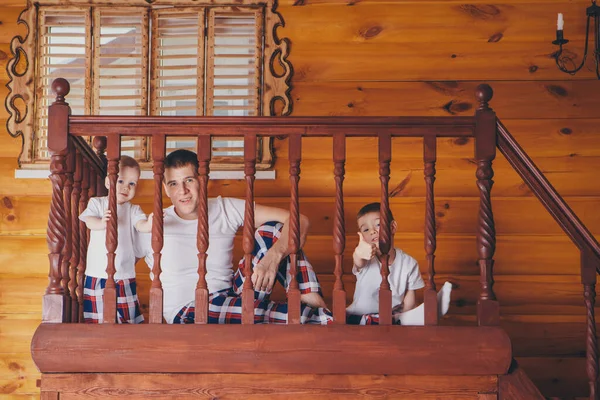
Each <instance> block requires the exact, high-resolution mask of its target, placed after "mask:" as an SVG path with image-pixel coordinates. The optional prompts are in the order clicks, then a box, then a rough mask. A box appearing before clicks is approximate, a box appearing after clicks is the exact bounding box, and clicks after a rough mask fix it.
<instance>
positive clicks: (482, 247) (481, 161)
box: [475, 85, 500, 325]
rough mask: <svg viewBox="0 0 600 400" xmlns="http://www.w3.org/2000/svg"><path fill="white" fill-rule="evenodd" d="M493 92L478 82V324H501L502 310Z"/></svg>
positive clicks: (476, 121)
mask: <svg viewBox="0 0 600 400" xmlns="http://www.w3.org/2000/svg"><path fill="white" fill-rule="evenodd" d="M493 94H494V92H493V91H492V88H491V87H490V86H488V85H479V86H478V87H477V90H476V93H475V95H476V97H477V100H478V101H479V107H478V109H477V111H476V112H475V160H476V161H477V172H476V177H477V187H478V188H479V229H478V231H477V251H478V255H479V261H478V263H479V268H480V282H481V293H480V294H479V300H478V302H477V317H478V323H479V325H498V324H500V310H499V305H498V302H497V301H496V295H495V294H494V290H493V288H492V287H493V285H494V258H493V257H494V252H495V251H496V229H495V225H494V214H493V212H492V198H491V191H492V185H493V184H494V181H493V180H492V178H493V177H494V170H493V168H492V161H493V160H494V158H495V157H496V140H497V139H496V113H494V111H493V110H492V109H491V108H490V107H489V106H488V102H489V101H490V100H491V99H492V96H493Z"/></svg>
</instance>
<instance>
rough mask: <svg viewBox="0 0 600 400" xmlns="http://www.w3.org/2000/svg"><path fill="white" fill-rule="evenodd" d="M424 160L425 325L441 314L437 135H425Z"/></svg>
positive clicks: (436, 319) (434, 320) (434, 322)
mask: <svg viewBox="0 0 600 400" xmlns="http://www.w3.org/2000/svg"><path fill="white" fill-rule="evenodd" d="M423 139H424V140H423V161H424V163H425V168H424V175H425V186H426V195H425V252H426V253H427V264H428V267H429V268H428V274H427V284H426V287H425V293H424V295H423V297H424V298H423V300H424V303H425V325H437V324H438V319H439V314H438V304H437V294H436V292H435V290H436V289H435V281H434V280H433V277H434V276H435V268H434V260H435V248H436V237H435V233H436V232H435V196H434V191H433V186H434V185H433V184H434V182H435V161H436V144H437V141H436V137H435V136H433V135H432V136H425V137H424V138H423Z"/></svg>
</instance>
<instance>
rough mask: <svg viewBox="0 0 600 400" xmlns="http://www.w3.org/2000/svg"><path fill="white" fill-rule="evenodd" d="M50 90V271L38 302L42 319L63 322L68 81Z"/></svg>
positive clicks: (48, 239) (56, 83) (53, 84)
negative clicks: (51, 100)
mask: <svg viewBox="0 0 600 400" xmlns="http://www.w3.org/2000/svg"><path fill="white" fill-rule="evenodd" d="M52 90H53V91H54V93H56V101H55V102H54V103H52V105H51V106H50V107H49V109H48V152H49V153H50V156H51V158H50V182H51V183H52V200H51V203H50V214H49V216H48V231H47V242H48V250H49V251H50V253H49V254H48V259H49V261H50V270H49V273H48V279H49V282H48V287H47V288H46V293H45V294H44V298H43V304H42V322H59V323H60V322H64V321H65V320H66V319H67V318H66V315H65V314H66V313H65V296H64V295H65V291H64V288H63V287H62V286H61V281H62V274H61V267H62V261H63V260H62V259H63V254H62V251H63V248H64V247H65V236H66V217H65V203H64V199H63V184H64V180H65V170H66V168H67V166H66V162H65V156H66V155H67V151H68V148H67V147H68V146H67V140H68V124H69V114H70V108H69V105H68V104H67V103H66V102H65V96H66V95H67V94H68V93H69V90H70V87H69V83H68V82H67V81H66V80H64V79H56V80H55V81H54V82H52Z"/></svg>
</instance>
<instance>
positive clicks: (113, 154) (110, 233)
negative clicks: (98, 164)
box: [104, 136, 121, 324]
mask: <svg viewBox="0 0 600 400" xmlns="http://www.w3.org/2000/svg"><path fill="white" fill-rule="evenodd" d="M120 155H121V137H120V136H113V137H111V138H110V140H109V141H108V182H109V189H108V209H109V210H110V214H111V218H110V219H109V220H108V223H107V224H106V250H107V251H108V253H107V256H108V265H107V266H106V275H107V278H106V285H105V287H104V323H105V324H114V323H115V322H116V320H117V291H116V287H115V272H116V270H115V257H116V254H115V251H116V250H117V244H118V243H119V237H118V232H117V231H118V229H117V228H118V223H117V222H118V221H117V177H118V174H119V157H120Z"/></svg>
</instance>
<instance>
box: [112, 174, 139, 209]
mask: <svg viewBox="0 0 600 400" xmlns="http://www.w3.org/2000/svg"><path fill="white" fill-rule="evenodd" d="M138 179H140V172H139V171H138V169H137V168H132V167H124V168H122V169H121V171H119V177H118V178H117V204H124V203H126V202H128V201H130V200H131V199H133V197H134V196H135V189H136V188H137V183H138Z"/></svg>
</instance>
